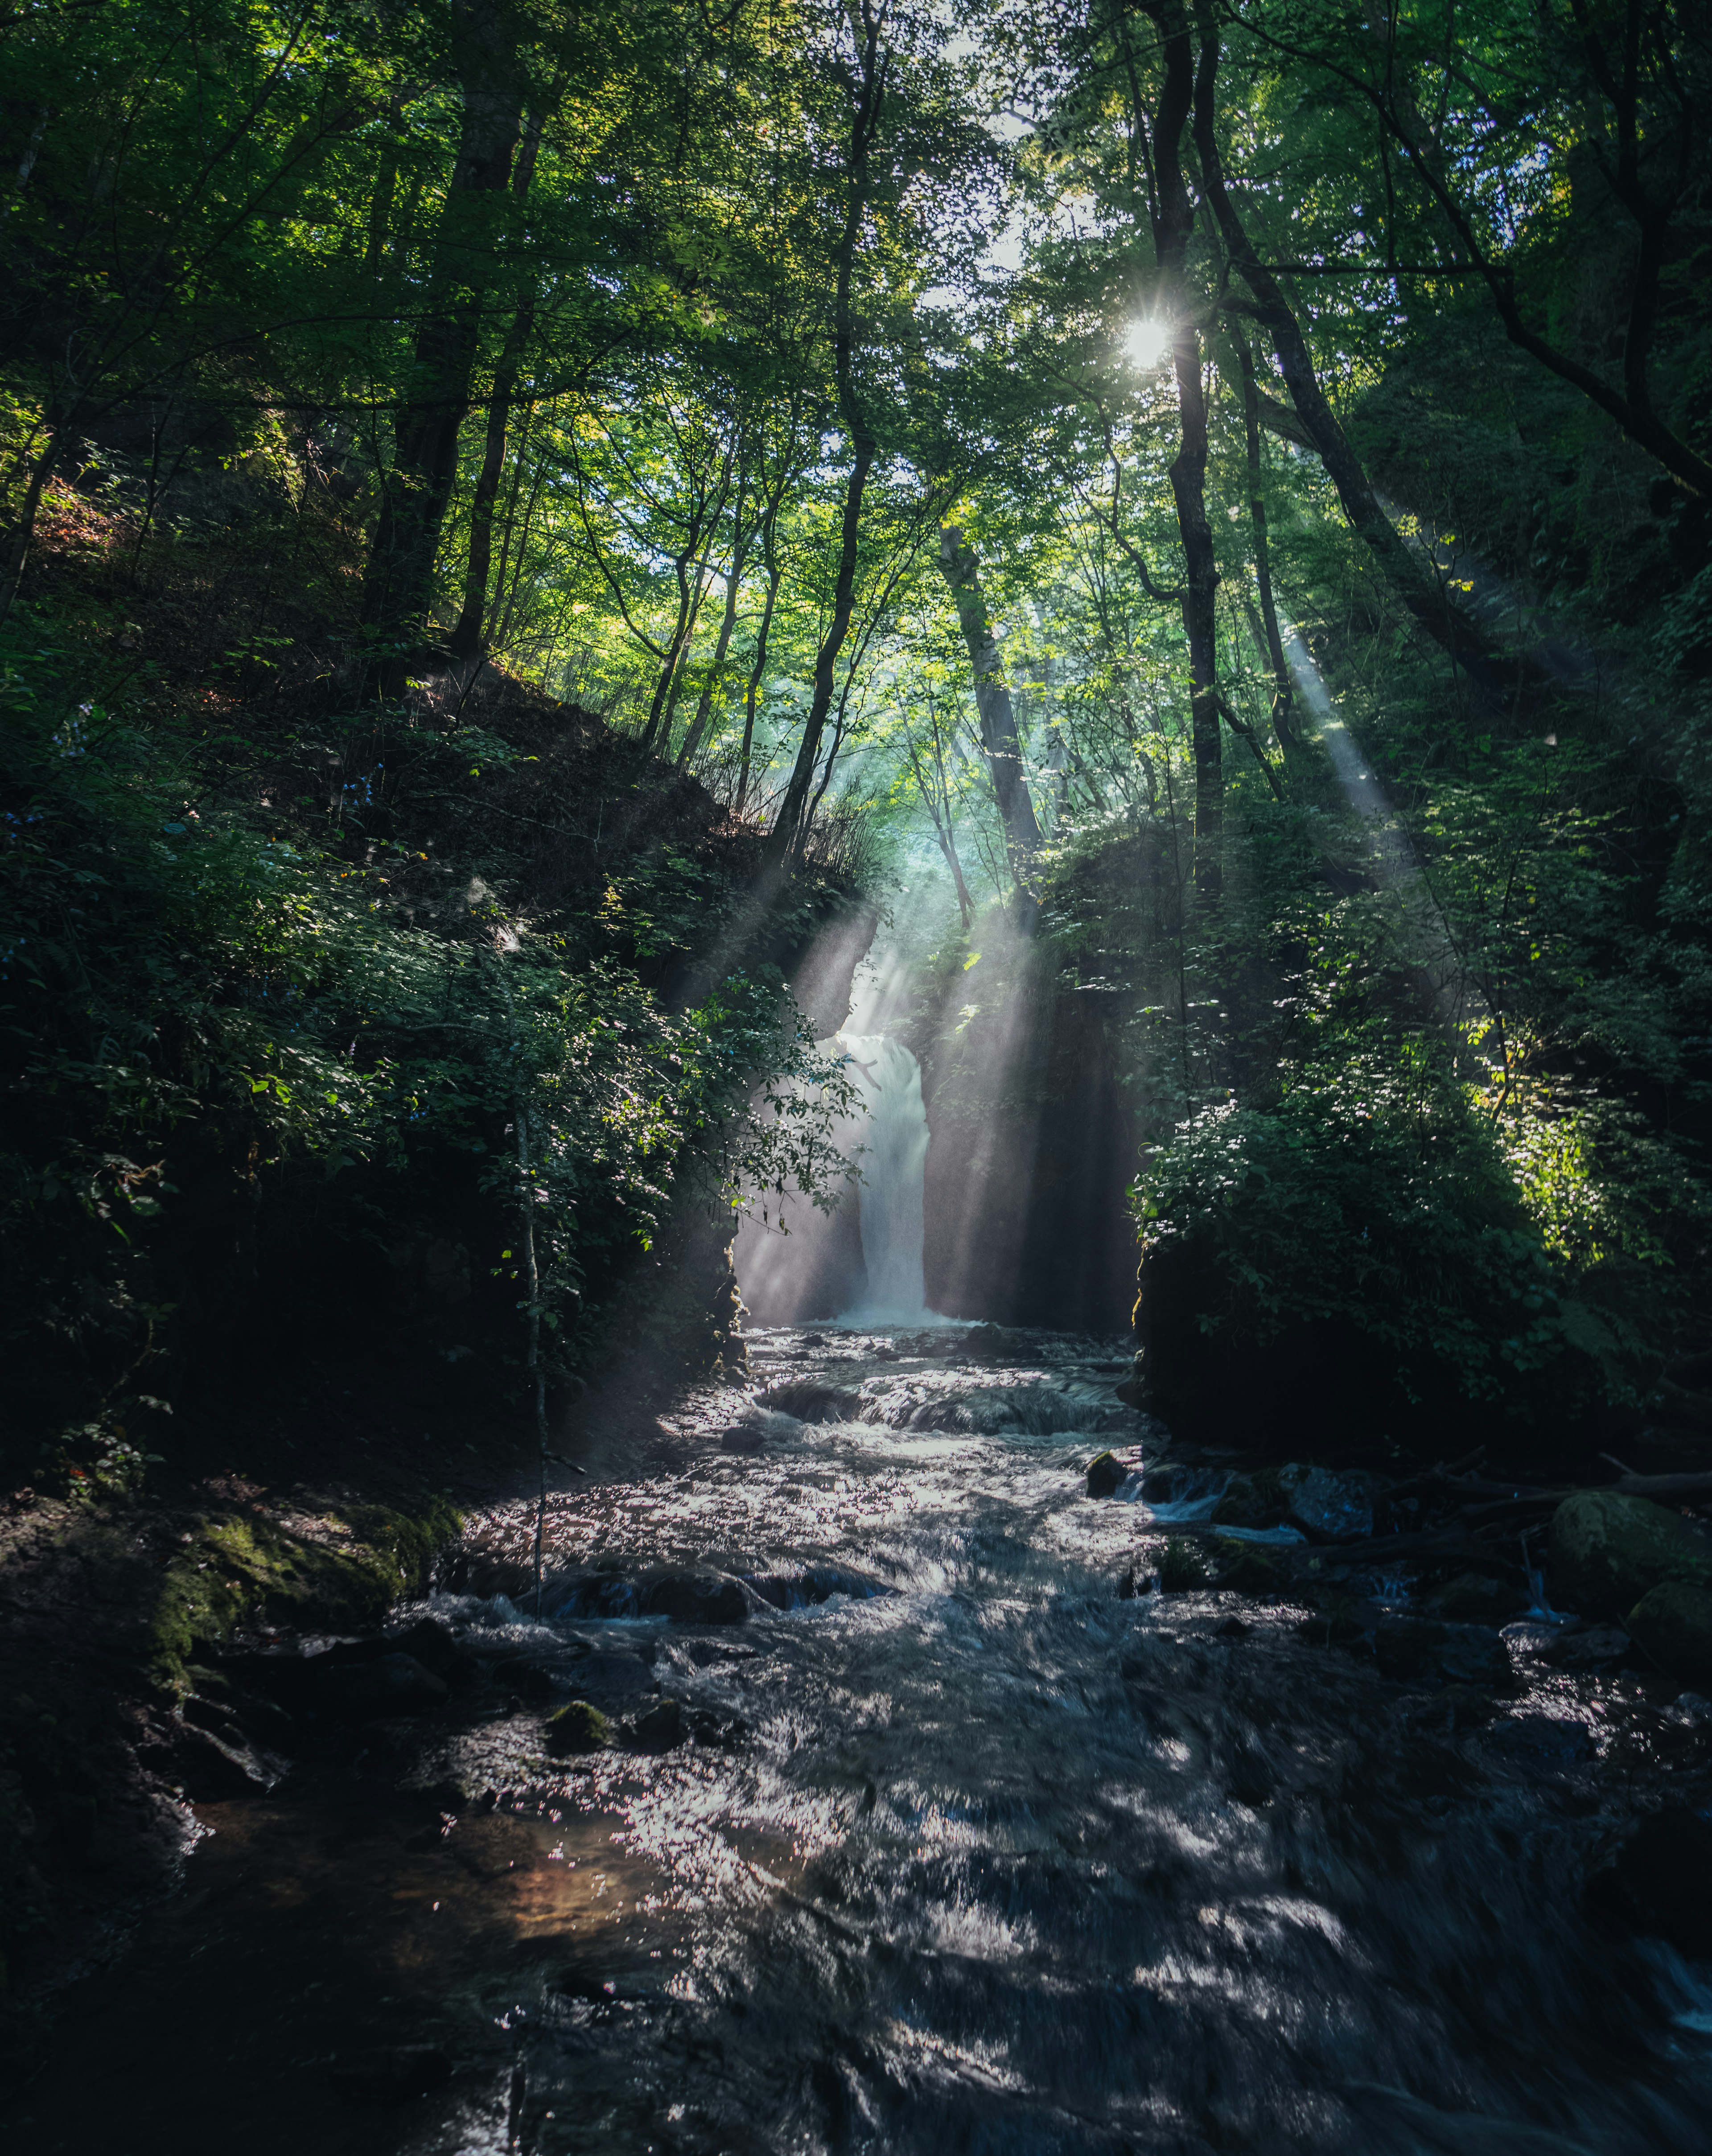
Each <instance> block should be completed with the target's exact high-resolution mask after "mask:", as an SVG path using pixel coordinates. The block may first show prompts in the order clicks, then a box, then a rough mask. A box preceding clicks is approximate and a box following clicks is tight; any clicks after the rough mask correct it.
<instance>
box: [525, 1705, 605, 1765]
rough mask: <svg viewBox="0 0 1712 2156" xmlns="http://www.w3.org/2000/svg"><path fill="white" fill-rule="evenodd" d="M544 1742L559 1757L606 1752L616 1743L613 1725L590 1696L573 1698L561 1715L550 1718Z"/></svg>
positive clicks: (562, 1709)
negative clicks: (588, 1699)
mask: <svg viewBox="0 0 1712 2156" xmlns="http://www.w3.org/2000/svg"><path fill="white" fill-rule="evenodd" d="M542 1741H543V1742H544V1743H545V1744H546V1746H547V1748H548V1751H549V1752H550V1753H552V1754H553V1758H555V1759H569V1758H580V1757H583V1756H584V1755H585V1754H586V1753H590V1752H604V1750H605V1749H606V1748H607V1746H608V1745H609V1744H610V1743H611V1742H612V1727H611V1725H610V1723H609V1722H608V1721H607V1718H606V1717H605V1716H604V1714H603V1713H602V1712H600V1709H599V1707H591V1706H590V1705H589V1702H588V1701H587V1700H586V1699H573V1700H572V1701H571V1702H570V1703H569V1704H568V1706H565V1707H561V1708H560V1709H559V1711H558V1713H557V1714H550V1715H548V1717H547V1726H546V1727H545V1729H544V1730H543V1731H542Z"/></svg>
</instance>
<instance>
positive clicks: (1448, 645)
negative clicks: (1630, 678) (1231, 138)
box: [1195, 32, 1516, 696]
mask: <svg viewBox="0 0 1712 2156" xmlns="http://www.w3.org/2000/svg"><path fill="white" fill-rule="evenodd" d="M1218 63H1219V41H1218V37H1217V34H1216V33H1211V32H1210V33H1208V34H1207V35H1206V36H1205V37H1204V38H1202V40H1201V48H1200V68H1199V70H1198V72H1197V75H1196V80H1195V148H1196V150H1197V151H1198V152H1199V155H1200V175H1201V182H1202V185H1203V186H1204V187H1205V188H1206V194H1207V199H1208V200H1209V201H1210V202H1211V204H1212V208H1213V214H1214V216H1215V217H1216V218H1217V220H1218V225H1219V230H1220V232H1221V234H1222V235H1223V238H1224V242H1225V245H1226V249H1228V251H1229V253H1230V256H1231V262H1232V264H1234V266H1235V268H1236V271H1237V273H1238V275H1240V276H1241V277H1242V281H1243V282H1244V283H1245V284H1246V285H1247V287H1248V289H1249V290H1250V291H1251V292H1252V294H1253V295H1254V300H1255V304H1256V308H1257V311H1258V314H1259V316H1260V320H1261V321H1262V324H1263V326H1265V329H1266V331H1267V335H1268V336H1269V337H1270V338H1271V340H1272V349H1273V351H1274V352H1276V353H1277V354H1278V364H1279V366H1280V367H1282V368H1283V375H1284V380H1285V382H1286V383H1287V385H1288V388H1289V392H1290V401H1291V403H1293V405H1294V406H1295V408H1296V413H1297V416H1298V418H1299V419H1300V420H1301V422H1302V424H1303V428H1304V429H1305V430H1306V432H1307V434H1308V439H1309V440H1310V441H1311V442H1312V443H1313V444H1314V449H1315V450H1316V452H1317V453H1318V454H1319V459H1320V462H1321V463H1322V464H1323V465H1324V466H1325V469H1326V473H1327V475H1328V477H1329V479H1330V480H1331V482H1332V485H1334V487H1335V488H1336V489H1337V490H1338V499H1339V501H1340V502H1341V503H1342V504H1343V506H1344V515H1345V516H1347V517H1348V518H1349V520H1350V523H1351V524H1353V525H1354V526H1355V530H1356V531H1357V532H1358V533H1359V534H1360V536H1361V538H1362V539H1363V540H1365V542H1366V544H1367V545H1368V547H1370V549H1371V550H1372V552H1373V554H1374V557H1375V559H1376V560H1377V561H1378V562H1379V564H1380V567H1381V569H1382V570H1383V571H1384V572H1385V574H1386V577H1387V579H1388V580H1389V582H1390V583H1391V587H1392V588H1393V590H1394V591H1396V594H1397V596H1398V598H1400V599H1401V601H1402V603H1403V604H1404V605H1405V606H1406V608H1408V610H1409V612H1410V613H1411V615H1413V617H1414V619H1416V622H1418V623H1419V624H1420V625H1421V627H1422V629H1424V630H1425V631H1426V632H1427V634H1428V635H1429V636H1430V637H1432V639H1433V640H1434V642H1435V643H1437V644H1440V645H1442V647H1443V649H1445V650H1446V651H1447V652H1448V653H1449V654H1450V655H1451V657H1452V659H1453V660H1455V661H1456V663H1457V664H1458V665H1459V666H1462V667H1463V668H1465V669H1466V670H1467V671H1468V673H1469V674H1470V675H1472V676H1473V679H1474V680H1477V681H1478V682H1479V684H1480V685H1481V686H1482V687H1483V688H1484V689H1487V690H1489V691H1491V692H1492V693H1493V694H1494V695H1498V696H1506V695H1508V694H1509V692H1511V691H1512V690H1514V686H1515V675H1516V667H1515V662H1514V660H1510V659H1509V658H1507V657H1506V656H1505V654H1504V653H1503V652H1501V651H1499V649H1497V648H1496V647H1495V646H1494V645H1493V644H1490V643H1488V640H1487V639H1486V637H1485V636H1484V635H1483V634H1482V633H1481V631H1480V630H1479V629H1478V628H1477V627H1476V626H1475V624H1473V622H1472V621H1470V620H1469V619H1468V616H1467V615H1466V614H1464V613H1463V612H1462V611H1461V610H1460V609H1459V608H1457V607H1454V606H1452V604H1451V603H1450V602H1449V600H1448V599H1447V598H1446V597H1445V596H1444V595H1443V594H1442V593H1440V592H1438V591H1437V590H1436V589H1435V588H1433V586H1432V583H1430V582H1429V581H1428V579H1427V577H1426V575H1425V574H1424V573H1423V572H1422V569H1421V567H1420V566H1419V564H1418V563H1417V562H1416V560H1415V557H1414V556H1413V555H1412V554H1411V552H1410V551H1409V549H1408V547H1406V545H1405V544H1404V542H1403V541H1402V539H1401V537H1400V536H1398V533H1397V531H1396V527H1395V526H1393V525H1392V523H1391V519H1390V518H1389V517H1388V516H1386V513H1385V511H1384V510H1383V509H1381V508H1380V506H1379V501H1378V499H1377V497H1376V496H1375V494H1374V491H1373V489H1372V487H1371V486H1370V485H1369V483H1368V479H1367V475H1366V473H1365V471H1364V470H1362V467H1361V461H1360V458H1359V457H1357V455H1356V454H1355V451H1354V449H1351V448H1350V443H1349V439H1348V438H1347V436H1346V435H1345V434H1344V430H1343V429H1342V428H1341V427H1340V426H1339V424H1338V421H1337V418H1336V415H1335V414H1334V412H1333V410H1332V408H1331V406H1330V405H1329V403H1327V402H1326V397H1325V393H1324V390H1323V389H1322V388H1320V386H1319V379H1318V377H1316V376H1315V373H1314V359H1313V355H1312V354H1311V353H1310V352H1309V351H1308V340H1307V339H1306V337H1304V336H1303V334H1302V326H1301V324H1300V323H1299V322H1298V321H1297V319H1296V316H1295V314H1294V312H1293V310H1292V308H1291V306H1290V304H1289V302H1288V300H1286V299H1285V297H1284V295H1283V291H1282V290H1281V289H1280V287H1279V285H1278V280H1277V279H1276V278H1275V277H1274V276H1273V275H1272V272H1271V270H1269V269H1267V267H1266V265H1265V264H1263V263H1262V261H1261V259H1260V257H1259V256H1258V254H1256V252H1255V249H1254V246H1253V243H1252V241H1251V240H1250V239H1249V237H1248V234H1247V230H1246V229H1245V228H1244V226H1243V223H1242V218H1241V217H1240V216H1239V215H1238V213H1237V211H1236V205H1235V203H1233V202H1232V201H1231V197H1230V193H1229V192H1228V190H1227V189H1226V186H1225V172H1224V165H1223V162H1222V161H1221V157H1220V155H1219V141H1218V132H1217V128H1216V124H1215V121H1216V115H1215V107H1214V98H1213V90H1214V85H1215V82H1216V76H1217V73H1218Z"/></svg>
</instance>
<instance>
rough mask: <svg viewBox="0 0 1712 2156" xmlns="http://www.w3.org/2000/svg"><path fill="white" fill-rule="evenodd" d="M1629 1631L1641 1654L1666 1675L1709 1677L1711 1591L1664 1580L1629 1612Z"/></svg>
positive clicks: (1711, 1669)
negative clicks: (1647, 1657) (1654, 1663)
mask: <svg viewBox="0 0 1712 2156" xmlns="http://www.w3.org/2000/svg"><path fill="white" fill-rule="evenodd" d="M1628 1629H1629V1632H1630V1635H1631V1636H1632V1638H1633V1640H1635V1643H1636V1645H1637V1646H1639V1647H1640V1649H1641V1650H1642V1651H1643V1653H1644V1654H1646V1655H1648V1656H1649V1657H1650V1659H1651V1660H1652V1661H1654V1662H1656V1663H1657V1664H1658V1666H1659V1668H1660V1669H1661V1670H1663V1671H1665V1673H1666V1674H1667V1675H1668V1676H1673V1677H1682V1678H1684V1679H1689V1680H1694V1681H1704V1680H1706V1679H1707V1678H1712V1589H1709V1588H1705V1587H1697V1586H1695V1585H1694V1584H1692V1583H1691V1582H1689V1581H1687V1580H1679V1579H1669V1580H1665V1581H1664V1582H1663V1584H1660V1585H1659V1586H1658V1587H1654V1588H1651V1589H1648V1592H1647V1593H1646V1594H1643V1596H1642V1597H1641V1599H1640V1600H1639V1601H1638V1602H1637V1604H1635V1606H1634V1608H1633V1609H1632V1610H1631V1611H1630V1613H1629V1624H1628Z"/></svg>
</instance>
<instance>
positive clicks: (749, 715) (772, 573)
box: [737, 501, 784, 816]
mask: <svg viewBox="0 0 1712 2156" xmlns="http://www.w3.org/2000/svg"><path fill="white" fill-rule="evenodd" d="M778 511H779V504H778V503H777V501H775V502H774V505H773V510H772V512H771V515H769V520H768V525H767V536H766V539H765V542H764V544H765V547H766V552H767V598H766V603H765V604H764V605H763V607H762V608H761V626H760V629H759V630H758V633H757V634H756V637H755V656H754V659H753V663H752V664H751V665H750V667H749V679H748V685H747V686H746V687H745V689H744V691H743V760H742V762H740V763H739V764H738V778H737V813H738V815H739V816H741V815H742V814H743V807H744V804H745V803H747V801H748V798H749V759H750V757H751V756H752V755H753V752H754V747H755V706H756V703H757V701H758V699H759V696H760V694H761V680H762V676H763V675H764V674H765V672H766V670H767V638H768V634H769V631H770V630H771V629H772V627H773V609H774V607H775V606H776V605H777V603H778V601H779V583H780V582H781V580H782V579H783V577H784V564H783V562H780V561H779V557H778V554H777V552H776V551H775V549H774V531H773V519H774V517H776V516H777V514H778Z"/></svg>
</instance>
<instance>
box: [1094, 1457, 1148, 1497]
mask: <svg viewBox="0 0 1712 2156" xmlns="http://www.w3.org/2000/svg"><path fill="white" fill-rule="evenodd" d="M1135 1466H1136V1463H1135V1462H1134V1460H1125V1459H1124V1458H1123V1455H1121V1454H1119V1453H1116V1452H1102V1453H1100V1454H1098V1455H1096V1457H1095V1458H1093V1459H1092V1460H1089V1462H1088V1463H1087V1494H1088V1495H1089V1496H1090V1497H1111V1496H1115V1495H1116V1494H1117V1492H1118V1491H1119V1490H1121V1489H1122V1488H1123V1485H1124V1483H1125V1482H1126V1481H1128V1479H1129V1476H1131V1474H1132V1473H1133V1472H1134V1469H1135Z"/></svg>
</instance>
